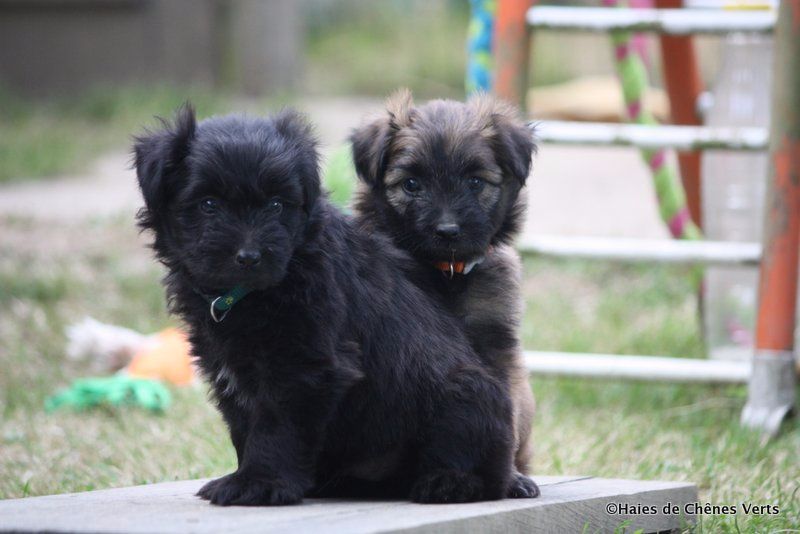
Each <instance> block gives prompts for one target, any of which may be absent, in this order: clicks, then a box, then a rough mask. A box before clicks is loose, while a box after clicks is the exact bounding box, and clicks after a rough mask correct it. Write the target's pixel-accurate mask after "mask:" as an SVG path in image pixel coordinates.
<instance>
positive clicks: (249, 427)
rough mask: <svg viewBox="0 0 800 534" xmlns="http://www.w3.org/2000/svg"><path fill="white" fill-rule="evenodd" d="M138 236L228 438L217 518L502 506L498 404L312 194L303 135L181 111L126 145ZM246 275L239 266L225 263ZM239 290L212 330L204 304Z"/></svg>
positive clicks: (384, 264) (434, 309)
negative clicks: (232, 509)
mask: <svg viewBox="0 0 800 534" xmlns="http://www.w3.org/2000/svg"><path fill="white" fill-rule="evenodd" d="M135 162H136V171H137V175H138V179H139V184H140V187H141V190H142V194H143V196H144V200H145V208H143V210H142V212H141V213H140V216H139V217H140V218H139V221H140V225H141V227H142V228H144V229H147V230H151V231H152V232H153V233H154V234H155V241H154V243H153V247H154V249H155V252H156V255H157V257H158V259H159V260H160V261H161V262H163V264H164V265H165V266H166V267H167V270H168V274H167V276H166V279H165V284H166V291H167V295H168V297H169V301H170V304H171V310H172V311H173V312H174V313H177V314H178V315H179V316H180V317H181V318H183V320H184V321H185V323H186V325H187V327H188V329H189V335H190V340H191V344H192V351H193V353H194V355H195V356H196V358H197V360H198V362H199V364H200V368H201V369H202V371H203V373H204V374H205V376H206V378H207V379H208V380H209V381H210V383H211V384H212V389H213V395H214V397H215V399H216V402H217V403H218V406H219V409H220V411H221V412H222V415H223V417H224V419H225V421H226V423H227V425H228V427H229V429H230V434H231V439H232V441H233V445H234V447H235V449H236V454H237V457H238V463H239V465H238V469H237V470H236V471H235V472H234V473H231V474H229V475H227V476H224V477H222V478H220V479H217V480H214V481H212V482H210V483H208V484H207V485H206V486H205V487H203V488H202V489H201V490H200V492H199V495H200V496H201V497H203V498H204V499H207V500H209V501H211V502H212V503H215V504H220V505H231V504H239V505H266V504H273V505H275V504H290V503H296V502H298V501H300V500H301V499H302V498H303V497H304V496H306V495H342V494H353V493H355V494H366V495H368V496H374V495H378V494H380V495H405V496H410V498H411V499H413V500H415V501H419V502H440V503H444V502H463V501H474V500H483V499H498V498H502V497H504V496H505V495H506V493H507V491H508V489H509V484H510V477H511V472H512V470H513V467H512V446H513V436H512V431H511V419H512V413H511V405H510V399H509V396H508V394H507V393H506V391H504V388H503V386H502V385H501V384H500V383H499V381H498V380H497V379H496V378H495V377H493V376H491V374H490V373H488V372H487V371H486V370H485V368H484V367H483V366H482V365H481V363H480V360H479V359H478V358H477V356H476V355H475V354H474V352H473V351H472V350H471V348H470V345H469V342H468V340H467V339H466V338H465V336H464V335H463V333H462V330H461V328H460V326H459V325H458V323H457V322H456V321H453V320H451V319H450V318H449V317H448V315H447V314H445V313H443V310H441V309H440V308H439V307H438V306H437V305H436V303H435V302H434V301H433V300H432V299H430V297H428V296H426V295H425V294H424V293H422V292H421V291H420V290H419V289H418V288H417V287H416V286H414V284H412V283H410V282H409V281H407V280H406V278H404V276H403V274H402V273H403V272H404V269H408V268H410V267H409V266H408V265H406V266H405V267H403V266H404V264H408V263H409V262H410V259H409V258H408V257H407V256H406V255H405V254H404V253H401V252H399V251H398V250H397V249H396V248H394V246H393V245H392V244H391V243H390V241H388V240H385V239H381V238H380V237H379V236H368V235H366V234H365V233H362V232H359V231H358V230H357V228H356V227H355V226H354V225H353V224H352V223H351V221H350V220H348V219H347V218H345V216H343V215H342V214H341V213H340V212H338V211H337V210H336V209H334V208H333V207H332V206H331V205H330V204H329V203H328V201H327V200H326V199H325V198H324V195H321V194H320V183H319V177H318V170H317V149H316V144H315V141H314V138H313V136H312V133H311V131H310V128H309V126H308V125H307V123H306V122H305V120H304V119H303V118H302V117H301V116H299V115H298V114H297V113H295V112H292V111H284V112H282V113H279V114H277V115H276V116H274V117H273V118H270V119H257V118H244V117H240V116H228V117H221V118H212V119H207V120H205V121H203V122H200V123H197V122H196V120H195V116H194V113H193V111H192V110H191V109H189V108H185V109H183V110H181V111H180V112H179V113H178V115H177V118H176V120H175V121H174V123H173V124H165V127H164V129H163V130H161V131H157V132H155V133H150V134H148V135H145V136H143V137H140V138H138V139H137V141H136V144H135ZM242 251H244V253H245V257H247V258H250V260H251V261H247V262H243V263H240V262H238V261H237V260H236V258H237V255H238V256H241V253H242ZM239 285H241V286H246V287H247V288H248V289H250V290H251V292H250V293H249V294H247V295H246V296H245V297H244V298H243V299H242V300H241V301H240V302H238V303H237V304H236V305H235V306H234V307H233V308H232V309H231V310H230V312H229V313H228V315H227V317H226V318H225V319H224V320H223V321H222V322H219V323H216V322H214V321H213V320H212V318H211V316H210V314H209V303H208V301H207V300H206V298H205V297H204V296H203V295H211V296H213V295H222V294H224V293H225V292H227V291H228V290H230V289H231V288H232V287H234V286H239Z"/></svg>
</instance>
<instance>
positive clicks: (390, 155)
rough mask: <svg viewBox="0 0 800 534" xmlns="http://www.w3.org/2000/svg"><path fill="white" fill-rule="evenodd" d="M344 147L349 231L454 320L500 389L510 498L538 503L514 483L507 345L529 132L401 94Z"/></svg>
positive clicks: (482, 104) (515, 364)
mask: <svg viewBox="0 0 800 534" xmlns="http://www.w3.org/2000/svg"><path fill="white" fill-rule="evenodd" d="M351 140H352V143H353V159H354V162H355V165H356V169H357V171H358V175H359V178H360V179H361V181H362V186H361V187H360V190H359V193H358V196H357V200H356V204H355V210H356V213H357V214H358V218H359V221H360V222H361V224H362V225H363V226H365V227H366V228H368V229H370V230H371V231H375V232H381V233H385V234H387V235H389V236H390V237H391V238H392V239H393V240H394V241H395V243H396V244H398V245H399V246H400V247H401V248H403V249H405V250H407V251H408V252H410V253H411V254H412V255H413V256H414V258H415V259H416V260H417V261H416V266H415V270H414V272H412V273H411V277H412V279H413V280H414V282H415V283H416V284H417V285H419V286H421V287H422V288H423V289H424V290H425V291H426V292H429V293H431V294H435V295H438V297H439V298H440V300H441V302H442V303H443V304H444V305H445V307H446V308H447V309H448V310H449V311H450V312H451V313H452V314H453V315H454V316H456V317H458V318H459V319H461V320H462V321H463V324H464V326H465V331H466V333H467V335H468V337H469V339H470V341H471V343H472V345H473V347H474V348H475V350H476V352H478V354H479V355H480V356H481V358H482V360H483V361H484V362H485V364H486V365H487V366H488V367H489V368H490V369H491V370H492V372H493V373H494V374H495V375H496V376H497V377H498V378H499V379H501V380H503V381H504V382H505V384H506V386H507V387H508V388H509V390H510V392H511V396H512V398H513V401H514V422H515V436H516V455H515V465H516V468H517V471H518V475H517V484H516V485H515V486H514V487H512V491H511V493H510V496H533V495H535V494H538V488H536V485H535V484H533V482H532V481H531V480H530V479H529V478H527V477H526V476H524V474H527V472H528V464H529V461H530V457H531V452H530V431H531V420H532V418H533V412H534V400H533V394H532V392H531V388H530V385H529V383H528V376H527V373H526V372H525V369H524V366H523V365H522V353H521V346H520V342H519V336H518V331H519V325H520V320H521V313H522V301H521V298H520V279H521V264H520V259H519V256H518V254H517V253H516V252H515V250H514V249H513V248H512V247H511V245H510V242H511V240H512V239H513V237H514V236H515V235H516V233H517V231H518V228H519V226H520V224H521V218H522V214H523V211H524V201H523V195H520V191H521V190H522V188H523V186H524V184H525V180H526V179H527V176H528V173H529V171H530V166H531V158H532V153H533V151H534V149H535V145H534V141H533V134H532V132H531V130H530V129H529V128H528V127H527V125H525V123H524V122H522V121H521V120H520V119H519V118H518V115H517V113H516V111H515V110H514V109H513V108H512V107H510V106H508V105H507V104H504V103H502V102H500V101H498V100H496V99H493V98H491V97H489V96H486V95H482V96H478V97H476V98H473V99H471V100H469V101H468V102H467V103H461V102H455V101H448V100H435V101H432V102H429V103H427V104H425V105H423V106H419V107H415V106H414V104H413V102H412V99H411V94H410V93H409V92H408V91H406V90H401V91H398V92H397V93H396V94H395V95H393V96H392V97H390V98H389V99H388V101H387V104H386V114H385V115H383V116H381V117H379V118H377V119H376V120H373V121H372V122H370V123H368V124H367V125H365V126H364V127H362V128H360V129H358V130H357V131H355V132H354V133H353V135H352V137H351Z"/></svg>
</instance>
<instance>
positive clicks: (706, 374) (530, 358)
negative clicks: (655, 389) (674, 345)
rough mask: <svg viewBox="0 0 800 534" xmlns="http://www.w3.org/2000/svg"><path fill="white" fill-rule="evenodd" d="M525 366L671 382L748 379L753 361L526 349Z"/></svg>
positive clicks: (546, 372) (539, 371) (536, 370)
mask: <svg viewBox="0 0 800 534" xmlns="http://www.w3.org/2000/svg"><path fill="white" fill-rule="evenodd" d="M523 357H524V361H525V367H526V369H527V370H528V371H529V372H531V373H534V374H536V375H558V376H579V377H594V378H622V379H633V380H649V381H671V382H716V383H746V382H747V381H748V379H749V377H750V368H751V365H750V362H740V361H728V360H698V359H689V358H665V357H662V356H618V355H612V354H583V353H571V352H544V351H525V352H524V356H523Z"/></svg>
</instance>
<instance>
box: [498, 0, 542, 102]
mask: <svg viewBox="0 0 800 534" xmlns="http://www.w3.org/2000/svg"><path fill="white" fill-rule="evenodd" d="M534 3H535V1H534V0H499V2H498V5H497V18H496V19H495V31H494V64H495V72H494V94H495V95H497V96H499V97H500V98H502V99H503V100H506V101H508V102H510V103H512V104H515V105H518V106H519V107H520V109H523V110H524V109H525V93H526V91H527V89H528V58H529V57H530V56H529V54H530V44H531V43H530V36H529V34H528V23H527V21H526V19H525V14H526V13H527V12H528V9H529V8H530V7H531V6H532V5H533V4H534Z"/></svg>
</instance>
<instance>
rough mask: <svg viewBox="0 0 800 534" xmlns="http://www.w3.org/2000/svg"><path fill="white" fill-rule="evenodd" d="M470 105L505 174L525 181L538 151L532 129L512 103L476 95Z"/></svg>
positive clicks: (523, 183)
mask: <svg viewBox="0 0 800 534" xmlns="http://www.w3.org/2000/svg"><path fill="white" fill-rule="evenodd" d="M469 105H470V106H471V107H472V108H473V109H474V110H475V113H476V116H477V117H478V121H479V122H480V125H479V127H480V128H481V129H482V131H483V135H484V136H485V137H486V138H487V139H489V142H490V143H491V145H492V150H493V151H494V155H495V160H496V161H497V164H498V165H499V166H500V168H501V169H502V170H503V174H504V175H506V176H510V177H513V178H514V179H516V180H517V181H518V182H519V183H520V185H525V180H527V178H528V174H530V171H531V162H532V159H533V154H534V152H536V142H535V140H534V135H533V129H532V128H530V126H528V125H527V124H526V123H525V122H524V121H523V120H522V119H521V118H520V116H519V113H518V111H517V110H516V109H515V108H514V107H513V106H511V105H509V104H506V103H505V102H502V101H500V100H498V99H496V98H494V97H491V96H489V95H485V94H482V95H478V96H476V97H473V98H472V99H470V101H469Z"/></svg>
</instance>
